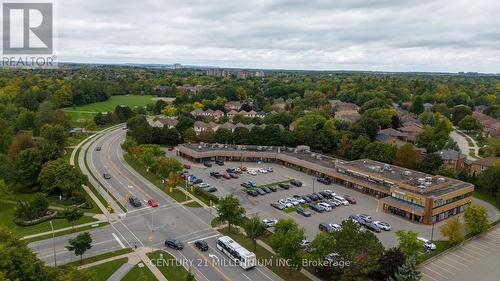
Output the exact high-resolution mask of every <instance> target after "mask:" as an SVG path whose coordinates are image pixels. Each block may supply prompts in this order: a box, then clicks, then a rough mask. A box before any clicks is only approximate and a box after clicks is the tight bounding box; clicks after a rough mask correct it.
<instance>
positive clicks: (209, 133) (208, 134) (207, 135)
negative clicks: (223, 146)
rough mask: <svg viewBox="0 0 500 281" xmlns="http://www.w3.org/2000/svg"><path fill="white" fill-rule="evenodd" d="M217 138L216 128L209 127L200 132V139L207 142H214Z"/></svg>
mask: <svg viewBox="0 0 500 281" xmlns="http://www.w3.org/2000/svg"><path fill="white" fill-rule="evenodd" d="M214 139H215V133H214V130H212V129H210V128H208V129H206V130H204V131H203V132H201V134H200V141H202V142H206V143H213V142H214Z"/></svg>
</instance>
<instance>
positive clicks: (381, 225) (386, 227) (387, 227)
mask: <svg viewBox="0 0 500 281" xmlns="http://www.w3.org/2000/svg"><path fill="white" fill-rule="evenodd" d="M373 224H375V225H376V226H378V228H380V229H383V230H385V231H389V230H391V225H390V224H388V223H386V222H384V221H375V222H373Z"/></svg>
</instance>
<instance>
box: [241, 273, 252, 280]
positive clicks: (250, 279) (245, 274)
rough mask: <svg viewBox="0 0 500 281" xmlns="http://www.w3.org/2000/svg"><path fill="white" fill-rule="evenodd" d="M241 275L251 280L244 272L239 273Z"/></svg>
mask: <svg viewBox="0 0 500 281" xmlns="http://www.w3.org/2000/svg"><path fill="white" fill-rule="evenodd" d="M241 275H243V276H245V277H246V278H247V279H248V280H250V281H252V279H250V277H248V276H247V275H246V274H245V273H243V272H242V273H241Z"/></svg>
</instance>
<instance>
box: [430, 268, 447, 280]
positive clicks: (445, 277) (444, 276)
mask: <svg viewBox="0 0 500 281" xmlns="http://www.w3.org/2000/svg"><path fill="white" fill-rule="evenodd" d="M425 269H427V270H430V271H432V272H434V273H436V274H437V275H439V276H442V277H443V278H444V279H449V278H448V276H446V275H443V274H441V273H439V272H437V271H435V270H433V269H432V268H430V267H426V268H425Z"/></svg>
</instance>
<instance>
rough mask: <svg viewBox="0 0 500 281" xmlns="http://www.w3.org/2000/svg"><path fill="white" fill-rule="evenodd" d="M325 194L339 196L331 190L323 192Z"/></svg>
mask: <svg viewBox="0 0 500 281" xmlns="http://www.w3.org/2000/svg"><path fill="white" fill-rule="evenodd" d="M323 192H326V193H329V194H331V195H332V196H336V195H337V193H335V192H333V190H330V189H325V190H323Z"/></svg>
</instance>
